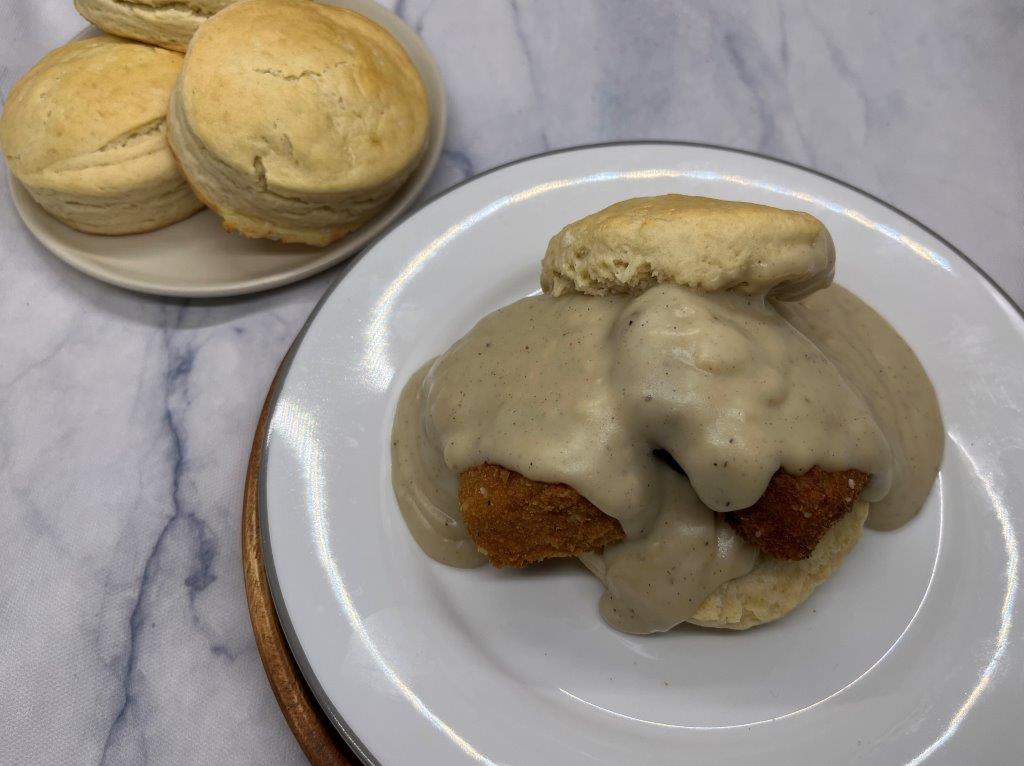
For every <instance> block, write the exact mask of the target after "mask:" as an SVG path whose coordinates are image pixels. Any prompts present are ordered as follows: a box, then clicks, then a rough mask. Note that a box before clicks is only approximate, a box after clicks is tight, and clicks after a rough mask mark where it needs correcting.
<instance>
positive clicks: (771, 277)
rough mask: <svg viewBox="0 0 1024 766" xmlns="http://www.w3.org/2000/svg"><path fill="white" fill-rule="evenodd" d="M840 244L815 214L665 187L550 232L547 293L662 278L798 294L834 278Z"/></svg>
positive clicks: (640, 286)
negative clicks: (660, 193) (658, 193)
mask: <svg viewBox="0 0 1024 766" xmlns="http://www.w3.org/2000/svg"><path fill="white" fill-rule="evenodd" d="M834 271H835V248H834V247H833V244H832V238H831V237H830V236H829V233H828V230H827V229H826V228H825V226H824V225H823V224H822V223H821V221H819V220H818V219H817V218H815V217H814V216H811V215H808V214H807V213H800V212H796V211H793V210H780V209H778V208H773V207H766V206H764V205H754V204H751V203H748V202H728V201H724V200H718V199H710V198H708V197H688V196H685V195H682V194H666V195H663V196H661V197H637V198H634V199H628V200H624V201H622V202H618V203H616V204H614V205H611V206H610V207H606V208H605V209H603V210H600V211H598V212H596V213H593V214H592V215H588V216H587V217H585V218H581V219H580V220H578V221H575V222H573V223H570V224H569V225H568V226H566V227H565V228H564V229H562V230H561V231H560V232H559V233H558V234H556V235H555V236H554V237H552V239H551V242H550V243H549V244H548V248H547V252H546V253H545V254H544V260H543V262H542V264H541V287H542V288H543V289H544V292H547V293H551V294H552V295H562V294H564V293H567V292H579V293H585V294H587V295H607V294H609V293H634V292H641V291H643V290H646V289H647V288H648V287H651V286H652V285H655V284H658V283H659V282H674V283H676V284H679V285H683V286H685V287H691V288H694V289H697V290H705V291H708V292H712V291H715V290H737V291H740V292H744V293H750V294H758V293H763V292H770V293H771V295H772V296H773V297H775V298H780V299H785V300H796V299H798V298H801V297H803V296H805V295H808V294H810V293H812V292H814V291H815V290H818V289H820V288H822V287H827V286H828V285H829V283H830V282H831V281H832V275H833V273H834Z"/></svg>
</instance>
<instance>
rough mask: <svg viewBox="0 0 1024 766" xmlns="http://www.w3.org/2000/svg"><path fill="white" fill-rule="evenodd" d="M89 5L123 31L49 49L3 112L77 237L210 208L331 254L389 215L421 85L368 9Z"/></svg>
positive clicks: (153, 2)
mask: <svg viewBox="0 0 1024 766" xmlns="http://www.w3.org/2000/svg"><path fill="white" fill-rule="evenodd" d="M75 6H76V7H77V8H78V9H79V11H80V12H81V13H82V15H83V16H85V17H86V18H87V19H89V20H90V21H92V22H93V23H95V24H96V25H97V26H99V27H100V28H102V29H103V30H104V31H106V32H108V33H111V34H107V35H103V36H100V37H94V38H88V39H84V40H78V41H75V42H72V43H69V44H68V45H65V46H63V47H61V48H58V49H57V50H55V51H53V52H51V53H50V54H48V55H47V56H46V57H45V58H43V60H42V61H40V62H39V63H38V64H37V65H36V66H35V67H33V68H32V69H31V70H30V71H29V72H28V73H27V74H26V75H25V76H24V77H23V78H22V79H21V80H20V81H19V82H18V83H17V84H16V85H15V86H14V88H12V90H11V93H10V96H9V98H8V101H7V104H6V106H5V108H4V112H3V116H2V118H0V147H2V148H3V151H4V154H5V155H6V157H7V161H8V166H9V167H10V170H11V172H12V173H13V174H14V176H15V177H16V178H17V179H18V180H19V181H20V182H21V183H22V184H24V186H25V187H26V188H27V190H28V191H29V193H30V194H31V195H32V197H33V198H34V199H35V200H36V201H37V202H38V203H39V204H40V205H41V206H42V207H44V208H45V209H46V210H47V211H48V212H50V213H51V214H52V215H54V216H55V217H56V218H58V219H60V220H61V221H63V222H64V223H66V224H67V225H69V226H71V227H72V228H75V229H78V230H80V231H86V232H90V233H96V234H126V233H132V232H141V231H149V230H152V229H155V228H159V227H161V226H166V225H168V224H170V223H173V222H175V221H178V220H181V219H182V218H185V217H187V216H188V215H190V214H192V213H193V212H195V211H196V210H198V209H200V208H201V207H202V206H203V204H205V205H207V206H209V207H210V208H211V209H212V210H214V212H216V213H217V214H218V215H220V216H221V218H222V219H223V222H224V227H225V228H226V229H227V230H229V231H237V232H240V233H241V234H244V235H245V236H249V237H265V238H270V239H276V240H281V241H285V242H300V243H306V244H310V245H320V246H322V245H326V244H328V243H330V242H332V241H334V240H336V239H338V238H339V237H342V236H344V235H345V234H347V233H349V232H351V231H352V230H354V229H356V228H358V227H359V226H361V225H362V224H363V223H365V222H366V221H368V220H369V219H370V218H372V217H373V216H374V215H375V214H376V213H378V212H379V211H380V210H381V209H382V207H383V206H384V205H385V204H386V202H387V201H388V200H389V199H390V198H391V197H392V196H393V195H394V194H395V193H396V192H397V191H398V189H399V188H400V187H401V186H402V184H403V183H404V182H405V181H406V179H407V178H408V177H409V176H410V175H411V173H412V171H413V170H414V169H415V168H416V166H417V165H418V163H419V162H420V160H421V158H422V156H423V153H424V150H425V147H426V139H427V128H428V122H429V113H428V108H427V99H426V93H425V90H424V87H423V83H422V82H421V80H420V77H419V74H418V72H417V70H416V68H415V67H414V65H413V64H412V62H411V61H410V60H409V57H408V56H407V55H406V53H405V51H404V50H403V49H402V47H401V45H399V43H398V42H397V41H395V40H394V38H392V37H391V36H390V35H389V34H388V33H387V32H386V31H384V30H383V29H381V28H380V27H378V26H377V25H376V24H374V23H373V22H371V21H369V20H368V19H366V18H364V17H363V16H360V15H359V14H356V13H354V12H352V11H347V10H342V9H340V8H336V7H333V6H326V5H319V4H317V3H314V2H311V0H242V2H231V0H194V1H193V2H189V3H181V2H179V1H178V0H174V2H171V0H139V1H138V2H134V3H123V2H115V1H114V0H75ZM115 35H118V36H115ZM125 38H132V39H131V40H129V39H125ZM154 46H160V47H154ZM177 51H186V53H185V55H184V56H183V55H182V54H181V53H179V52H177Z"/></svg>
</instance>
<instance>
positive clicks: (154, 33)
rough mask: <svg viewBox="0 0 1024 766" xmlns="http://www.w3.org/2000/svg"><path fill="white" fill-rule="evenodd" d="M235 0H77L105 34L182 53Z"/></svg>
mask: <svg viewBox="0 0 1024 766" xmlns="http://www.w3.org/2000/svg"><path fill="white" fill-rule="evenodd" d="M232 2H233V0H187V2H182V0H75V8H76V10H77V11H78V12H79V13H80V14H82V16H84V17H85V19H86V20H88V21H91V22H92V23H93V24H95V25H96V26H98V27H99V28H100V29H102V30H103V31H104V32H109V33H110V34H112V35H118V36H120V37H128V38H131V39H132V40H141V41H143V42H146V43H152V44H153V45H159V46H160V47H161V48H168V49H170V50H172V51H182V52H184V50H185V49H186V48H187V47H188V41H189V40H191V39H192V35H193V34H194V33H195V31H196V30H197V29H198V28H199V25H200V24H202V23H203V22H204V21H206V20H207V19H208V18H210V17H211V16H212V15H213V14H215V13H216V12H217V11H219V10H220V9H221V8H224V7H225V6H227V5H230V4H231V3H232Z"/></svg>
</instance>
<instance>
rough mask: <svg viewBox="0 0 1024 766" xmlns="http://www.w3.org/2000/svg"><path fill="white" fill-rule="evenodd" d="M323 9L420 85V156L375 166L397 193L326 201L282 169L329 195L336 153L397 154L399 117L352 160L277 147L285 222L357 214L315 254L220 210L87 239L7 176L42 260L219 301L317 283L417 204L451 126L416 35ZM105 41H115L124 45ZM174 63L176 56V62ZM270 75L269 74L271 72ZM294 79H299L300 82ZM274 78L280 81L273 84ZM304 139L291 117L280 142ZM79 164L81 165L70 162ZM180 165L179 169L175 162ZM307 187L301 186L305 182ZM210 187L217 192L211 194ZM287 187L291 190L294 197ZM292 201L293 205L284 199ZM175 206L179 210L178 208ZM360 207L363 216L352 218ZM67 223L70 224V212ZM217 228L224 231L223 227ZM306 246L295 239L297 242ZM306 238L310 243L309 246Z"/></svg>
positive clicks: (351, 2) (432, 65) (362, 6)
mask: <svg viewBox="0 0 1024 766" xmlns="http://www.w3.org/2000/svg"><path fill="white" fill-rule="evenodd" d="M323 4H324V5H331V6H338V7H340V8H344V9H349V10H352V11H355V12H356V13H358V14H360V15H361V16H363V17H365V18H366V19H369V20H370V21H372V22H374V24H376V25H377V26H378V27H380V28H381V29H383V30H384V31H385V32H386V33H387V35H389V36H390V38H393V40H394V41H397V43H398V44H399V45H400V46H401V48H402V49H404V52H405V54H406V55H407V56H408V60H409V61H411V64H412V65H413V66H414V67H415V70H416V71H417V72H418V74H419V79H420V81H421V82H422V89H423V91H424V92H425V98H426V108H427V112H428V117H427V121H426V126H425V129H424V130H425V136H424V140H423V144H422V149H419V150H418V152H419V153H418V154H417V155H416V157H415V162H410V163H409V164H408V167H406V168H400V167H398V166H397V164H396V161H395V158H394V156H393V154H394V152H392V153H391V155H392V156H386V157H384V160H383V163H384V164H387V163H390V166H389V169H388V170H389V171H390V172H394V173H395V175H394V176H393V177H397V175H399V174H400V176H401V181H400V182H399V183H393V184H391V185H390V186H389V185H388V184H387V183H378V181H379V179H374V178H370V179H369V180H368V181H367V180H366V178H365V177H364V178H359V179H356V181H355V183H354V186H356V187H359V185H360V184H362V187H360V189H363V190H365V189H367V188H368V189H370V190H371V192H372V194H371V195H370V196H372V197H373V198H372V199H369V200H368V198H367V195H366V194H362V196H361V197H359V195H358V194H356V195H354V196H352V197H349V198H345V199H341V198H338V197H330V196H329V195H325V194H323V189H322V185H323V183H324V180H323V179H320V183H321V188H317V187H316V181H317V179H313V180H309V178H308V177H303V176H301V175H298V176H297V175H296V173H295V172H294V170H295V168H294V167H286V165H288V160H289V159H290V158H292V157H294V155H296V154H297V155H299V156H300V161H297V162H296V163H292V165H293V166H294V165H301V164H302V162H305V163H306V166H307V167H312V168H313V169H314V171H316V170H320V174H321V175H323V176H325V177H326V182H327V183H328V184H329V183H330V181H331V174H332V173H338V174H341V173H344V172H346V171H347V166H346V164H345V161H344V158H342V160H338V156H340V155H341V154H345V153H348V154H349V155H350V158H351V155H353V154H354V155H355V161H353V162H352V163H351V164H353V165H356V164H358V160H359V157H360V156H363V155H360V152H361V151H362V152H367V153H370V154H372V153H373V152H374V151H378V150H379V149H380V146H379V145H378V144H380V145H383V147H384V149H383V150H380V151H382V152H383V153H384V154H387V150H388V147H389V146H390V145H394V144H395V143H396V142H398V143H400V142H401V140H402V139H403V138H404V136H403V134H402V133H401V129H404V128H405V126H406V125H407V124H408V119H406V117H404V116H400V117H401V119H405V122H401V120H399V122H398V132H396V128H395V127H393V126H392V127H391V129H390V131H391V132H390V133H389V132H388V127H387V126H386V125H385V126H384V127H383V128H381V129H380V130H377V131H376V132H375V131H371V133H372V135H370V137H369V141H370V143H367V144H366V145H355V146H354V148H352V149H351V150H350V149H349V148H348V147H345V149H344V151H343V152H337V151H335V152H333V153H330V148H329V147H327V148H325V147H323V146H317V147H312V146H311V147H310V148H309V151H308V152H306V154H307V156H306V157H305V158H303V157H302V154H303V153H304V152H305V151H306V146H304V145H302V144H299V145H298V146H292V145H291V142H290V140H289V141H288V142H286V144H287V145H286V146H284V147H283V149H282V147H280V146H278V147H277V148H278V149H282V151H283V152H286V153H287V156H286V157H284V164H283V165H282V166H281V167H282V171H281V173H280V174H279V175H281V176H282V177H283V176H289V173H290V177H289V178H286V181H289V180H290V182H291V187H288V188H287V189H286V191H285V192H284V193H282V194H280V195H278V196H277V197H275V199H277V200H281V201H283V204H284V205H285V206H291V207H290V208H288V209H285V210H284V216H285V218H287V217H288V216H291V218H292V220H295V219H296V217H297V216H305V217H309V216H310V215H312V216H313V217H314V218H315V217H316V216H318V215H320V211H321V210H322V211H325V212H326V213H327V218H328V219H331V216H332V215H334V213H336V211H337V210H338V209H340V208H349V209H352V208H354V209H356V212H355V213H353V214H351V215H350V216H349V220H343V221H333V220H328V225H327V226H325V225H324V224H323V221H321V222H320V223H318V224H317V226H318V227H319V228H318V230H317V233H316V235H315V236H314V237H313V238H312V240H319V241H317V243H316V245H314V244H305V243H303V242H301V241H295V240H296V236H292V235H293V234H294V231H293V230H291V229H285V230H283V233H282V230H280V229H275V228H274V227H272V226H264V225H263V222H262V221H253V220H252V219H251V218H242V217H239V216H234V217H232V216H231V214H230V212H228V211H225V210H223V209H222V210H221V213H222V216H218V215H217V214H215V213H214V212H213V211H212V210H210V209H207V208H204V209H201V210H200V211H199V212H197V213H195V214H194V215H189V216H188V217H186V218H184V220H178V221H177V222H176V223H171V224H170V225H163V223H157V224H156V225H157V226H158V228H153V227H152V226H150V227H147V228H150V229H153V230H148V231H139V233H117V234H116V235H114V236H111V235H106V234H94V233H86V231H82V230H76V229H75V228H72V227H71V226H68V225H66V224H65V223H62V222H61V221H60V220H58V218H57V217H54V215H51V214H50V213H49V212H47V211H46V210H45V209H44V208H43V206H42V205H40V203H39V202H37V201H36V199H33V195H32V194H30V193H29V190H28V189H27V188H26V185H24V184H23V183H22V182H21V181H19V180H18V178H16V177H15V173H13V172H11V170H10V168H9V170H8V178H9V182H10V187H11V193H12V198H13V201H14V204H15V206H16V208H17V210H18V212H19V214H20V215H21V218H22V220H23V221H24V223H25V225H26V226H27V227H28V228H29V230H30V231H31V232H32V233H33V234H34V235H35V237H36V238H37V239H38V240H39V241H40V242H41V243H42V244H43V245H44V246H45V247H46V248H47V249H48V250H49V251H50V252H52V253H53V254H54V255H56V256H57V257H58V258H60V259H61V260H63V261H65V262H66V263H68V264H69V265H71V266H73V267H74V268H76V269H78V270H79V271H82V272H84V273H86V274H88V275H90V276H92V277H94V278H96V279H99V280H101V281H104V282H108V283H110V284H113V285H117V286H119V287H123V288H126V289H129V290H135V291H139V292H143V293H150V294H155V295H166V296H176V297H221V296H231V295H242V294H246V293H253V292H258V291H261V290H267V289H270V288H274V287H279V286H282V285H286V284H289V283H291V282H295V281H297V280H300V279H303V278H305V277H309V276H312V275H313V274H317V273H319V272H321V271H324V270H325V269H328V268H330V267H332V266H334V265H336V264H338V263H340V262H342V261H344V260H346V259H347V258H349V257H351V256H352V255H354V254H355V253H357V252H359V250H361V249H362V248H363V247H364V246H365V245H366V244H367V243H368V242H370V241H371V240H372V239H373V238H375V237H376V236H377V235H379V234H380V233H381V231H383V230H384V229H385V228H386V227H387V226H388V225H389V224H390V223H391V222H392V221H394V220H395V219H396V218H397V217H398V216H400V215H401V214H402V213H403V212H405V211H406V210H408V209H409V207H410V206H412V205H413V204H414V203H415V201H416V199H417V198H418V197H419V195H420V193H421V192H422V190H423V188H424V186H425V185H426V183H427V181H428V180H429V178H430V176H431V174H432V173H433V170H434V168H435V167H436V165H437V162H438V159H439V158H440V155H441V150H442V146H443V143H444V135H445V129H446V123H447V106H446V99H445V90H444V84H443V82H442V79H441V74H440V70H439V68H438V66H437V63H436V61H435V60H434V58H433V56H432V55H431V53H430V51H429V50H428V49H427V47H426V46H425V45H424V43H423V41H422V40H420V38H419V37H418V36H417V35H416V33H415V32H414V31H413V30H412V29H411V28H410V27H409V26H408V25H407V24H405V22H404V21H402V20H401V19H400V18H399V17H398V16H396V15H395V14H393V13H391V12H390V11H389V10H387V9H386V8H383V7H382V6H380V5H379V4H378V3H376V2H374V0H326V1H325V2H324V3H323ZM229 8H230V6H229ZM200 28H201V27H200ZM100 34H101V32H100V30H98V29H96V28H95V27H90V28H89V29H87V30H85V31H83V32H82V33H81V34H80V35H79V36H78V37H77V38H76V40H81V39H83V38H91V37H96V36H97V35H100ZM109 39H118V40H119V39H120V38H109ZM312 44H315V43H312ZM304 45H305V46H306V47H309V45H311V43H308V41H307V42H306V43H304ZM179 47H180V46H179ZM211 47H212V46H211ZM154 50H157V51H160V50H162V49H154ZM174 55H179V56H180V54H174ZM271 55H273V53H272V54H271ZM287 58H289V59H290V60H295V58H296V57H295V56H288V57H287ZM275 66H277V65H276V64H275ZM282 66H283V65H282ZM265 74H266V77H267V82H268V87H269V89H271V90H272V89H273V88H274V87H276V88H277V89H278V96H279V95H280V91H282V90H284V89H285V88H286V87H288V86H289V85H291V84H294V83H289V82H288V80H290V79H291V74H290V73H289V72H283V71H281V70H280V67H278V68H274V67H267V71H266V73H265ZM299 74H300V75H302V73H301V72H300V73H299ZM278 75H283V76H280V77H279V76H278ZM260 76H262V75H260ZM314 76H315V73H314ZM304 87H308V86H304ZM286 95H287V94H286ZM278 96H273V95H272V96H270V97H271V98H276V97H278ZM260 97H261V95H260V93H257V94H256V97H255V100H256V101H257V102H258V101H259V98H260ZM9 103H10V102H9ZM357 106H358V105H357ZM8 108H9V105H8ZM293 111H295V106H294V104H288V105H286V106H285V107H284V108H283V109H282V114H283V115H284V116H286V115H287V114H288V113H289V112H293ZM282 119H284V117H282ZM328 119H329V118H328ZM223 127H224V130H226V131H237V126H233V125H230V124H229V125H226V126H223ZM305 129H306V126H305V124H304V123H303V122H302V121H301V117H300V118H297V120H296V122H295V124H294V125H291V126H285V128H283V129H282V130H281V131H280V136H277V138H288V136H289V135H292V136H295V135H296V133H303V132H304V131H305ZM147 130H148V126H147ZM160 130H164V128H163V127H162V126H161V128H160ZM309 130H310V131H312V130H313V128H312V127H310V128H309ZM143 132H145V131H143ZM139 135H141V134H138V135H137V134H135V133H133V134H131V135H129V136H128V137H127V139H126V141H127V144H128V146H127V147H126V146H124V144H125V140H122V141H121V142H120V143H119V144H118V145H117V146H116V147H115V149H117V150H118V151H119V152H122V153H124V152H126V151H127V152H131V151H133V150H134V149H135V148H136V147H135V144H134V143H133V142H137V141H142V140H145V138H146V136H142V138H140V137H139ZM309 135H310V136H313V138H312V139H311V140H310V141H309V144H310V145H311V144H312V143H314V141H315V131H314V132H312V133H310V134H309ZM274 138H275V136H270V137H269V138H268V140H270V141H271V142H272V141H273V139H274ZM378 139H379V141H378ZM295 140H296V142H298V141H300V140H302V139H301V138H299V137H296V139H295ZM229 148H230V147H229ZM273 148H274V147H271V149H270V150H271V151H272V150H273ZM104 150H107V146H104ZM318 152H319V154H318ZM325 152H327V153H328V154H325ZM9 154H10V152H9ZM282 156H283V155H282ZM76 161H79V162H80V160H78V158H76ZM178 161H179V163H180V159H179V160H178ZM266 161H267V163H268V164H267V167H266V168H264V167H262V163H263V159H261V160H260V162H259V163H257V165H258V167H257V168H256V169H254V172H253V173H252V174H251V175H252V176H253V177H254V178H255V179H256V181H257V183H262V184H263V189H262V191H266V185H267V179H268V177H269V178H270V181H271V192H276V191H277V190H275V189H274V188H273V182H274V175H275V169H274V168H273V167H272V166H271V164H270V163H271V162H273V159H272V158H267V159H266ZM339 168H340V170H339ZM90 172H94V171H92V170H91V171H90ZM364 176H365V174H364ZM190 180H191V179H190ZM307 181H309V182H308V183H307ZM192 185H193V188H194V189H195V191H196V192H197V194H198V196H200V197H202V198H203V199H204V200H205V201H206V202H207V203H208V204H210V205H211V207H216V206H217V205H216V204H215V203H216V202H217V201H218V200H216V199H211V198H210V197H209V194H207V193H204V192H206V190H205V189H204V190H203V191H200V190H199V189H198V188H196V187H195V184H192ZM305 187H308V189H306V188H305ZM210 188H211V190H213V188H214V187H210ZM293 188H294V189H297V190H298V191H297V192H295V193H293V192H292V191H291V189H293ZM47 191H49V190H44V193H45V192H47ZM243 191H244V190H243ZM307 192H308V193H307ZM303 195H305V198H304V199H302V200H301V202H299V203H296V202H295V201H294V198H296V197H301V196H303ZM37 196H38V195H37ZM289 197H292V198H293V199H288V198H289ZM356 197H359V198H356ZM48 198H49V199H52V195H50V197H48ZM385 198H386V199H385ZM381 199H385V201H383V202H381ZM76 203H77V205H76ZM131 204H132V203H129V205H128V207H127V209H125V210H124V211H119V213H118V215H119V223H120V222H121V221H123V220H124V219H125V218H128V219H130V218H131V217H132V216H133V215H134V214H135V213H134V211H132V210H131ZM176 204H179V207H180V206H181V205H180V203H178V202H176ZM62 205H63V207H61V208H60V209H59V211H58V212H61V213H63V212H68V211H70V212H71V213H74V212H75V209H76V207H77V209H78V210H86V204H85V203H83V201H82V200H81V199H78V200H72V201H71V202H70V203H68V202H62ZM296 205H300V206H301V209H299V210H296V207H295V206H296ZM360 205H362V206H363V207H362V208H360V207H359V206H360ZM198 206H199V203H197V204H196V205H193V206H192V208H191V209H195V207H198ZM191 209H188V208H187V206H185V209H184V212H181V213H178V214H176V215H175V218H181V217H182V216H183V215H187V214H188V213H189V212H190V210H191ZM367 209H372V212H369V213H366V214H365V215H364V214H362V211H364V210H367ZM143 212H144V213H145V215H146V216H149V217H151V218H153V217H155V218H159V209H158V208H157V212H156V213H154V212H153V211H152V210H147V211H143ZM75 214H76V215H77V213H75ZM346 214H347V212H346ZM137 218H138V220H146V219H145V217H144V215H143V213H139V215H138V216H137ZM222 218H224V219H225V221H226V222H222ZM228 219H230V220H228ZM332 227H333V228H332ZM79 228H85V229H86V230H88V229H89V228H90V226H89V225H88V223H87V225H85V226H79ZM129 228H130V227H129ZM140 228H142V226H141V225H139V226H135V229H136V230H138V229H140ZM225 228H228V229H229V230H230V231H246V233H247V234H249V236H242V235H240V234H238V233H229V232H227V231H225ZM250 237H257V238H250ZM258 237H275V238H258ZM302 238H303V236H302V233H301V232H300V234H299V236H298V239H300V240H301V239H302ZM306 239H307V241H312V240H310V239H309V238H308V237H307V238H306Z"/></svg>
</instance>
